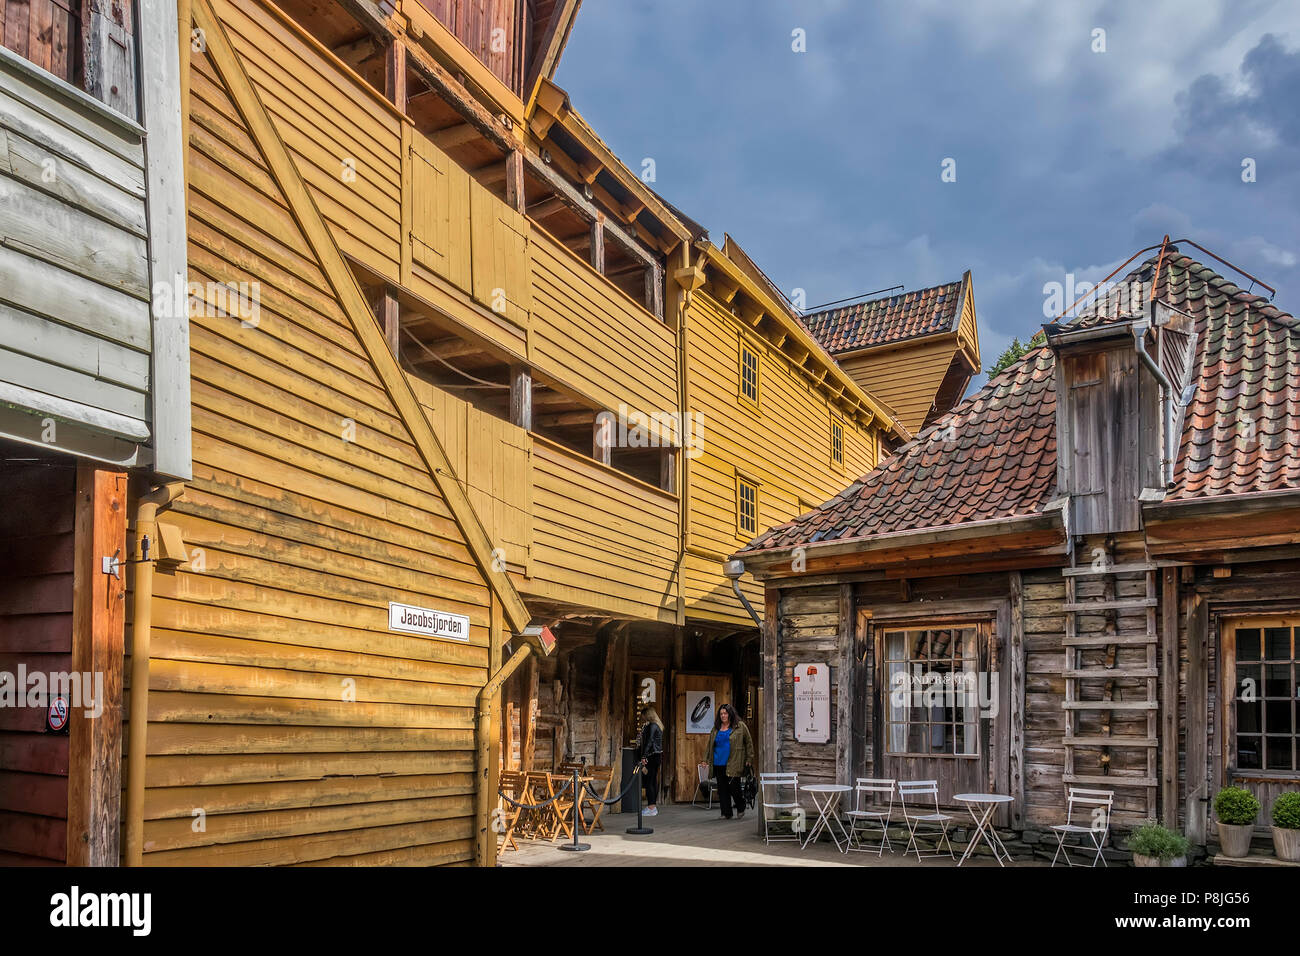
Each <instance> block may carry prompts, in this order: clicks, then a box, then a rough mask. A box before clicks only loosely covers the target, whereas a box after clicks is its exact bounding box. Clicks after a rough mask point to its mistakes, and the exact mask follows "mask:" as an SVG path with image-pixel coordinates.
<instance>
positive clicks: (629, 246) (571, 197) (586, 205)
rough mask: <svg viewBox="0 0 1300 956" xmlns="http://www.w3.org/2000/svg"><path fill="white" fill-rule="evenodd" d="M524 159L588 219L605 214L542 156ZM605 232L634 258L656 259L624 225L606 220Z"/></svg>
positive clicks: (541, 177)
mask: <svg viewBox="0 0 1300 956" xmlns="http://www.w3.org/2000/svg"><path fill="white" fill-rule="evenodd" d="M524 159H525V162H526V163H527V164H528V168H529V169H530V170H531V171H532V173H533V174H534V175H535V176H537V178H539V179H541V180H543V181H544V182H546V183H547V184H548V185H549V186H550V187H551V188H552V189H554V190H555V191H556V192H557V193H558V194H560V195H561V196H563V197H564V198H565V199H566V200H568V202H569V205H571V206H573V207H574V208H575V209H578V210H579V211H581V212H582V213H583V214H584V215H585V216H586V218H587V219H588V220H590V221H593V222H594V221H595V220H596V219H597V218H599V217H600V216H602V215H603V213H602V212H601V210H600V209H598V208H597V207H596V205H595V204H594V203H592V202H591V200H589V199H587V198H586V197H585V196H583V195H581V194H580V193H579V192H578V190H577V189H576V188H574V186H573V185H572V184H571V183H570V182H569V181H568V180H567V179H565V178H564V177H563V176H561V175H560V174H559V173H557V172H556V171H555V170H554V169H552V168H551V167H550V166H548V165H546V163H544V162H542V160H541V157H539V156H535V155H534V154H533V153H525V154H524ZM605 234H606V235H607V236H609V237H610V238H611V239H613V240H614V241H615V242H617V243H618V245H619V248H621V249H623V251H625V252H626V253H627V254H628V255H630V256H632V257H633V258H634V259H639V260H640V261H642V262H644V263H645V264H646V265H647V266H649V265H650V264H651V263H653V262H655V261H656V259H655V256H654V254H653V253H651V252H650V251H649V250H648V249H647V248H646V247H645V246H643V245H642V244H641V243H640V242H639V241H638V240H636V239H633V238H632V236H631V235H630V234H628V233H627V232H625V231H624V229H623V227H622V226H618V225H615V224H614V223H612V222H609V221H606V222H605Z"/></svg>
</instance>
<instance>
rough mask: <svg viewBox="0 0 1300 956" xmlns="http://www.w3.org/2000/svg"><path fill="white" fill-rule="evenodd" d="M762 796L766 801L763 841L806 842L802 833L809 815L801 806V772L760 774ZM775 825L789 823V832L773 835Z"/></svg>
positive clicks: (761, 798)
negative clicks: (806, 815) (782, 834)
mask: <svg viewBox="0 0 1300 956" xmlns="http://www.w3.org/2000/svg"><path fill="white" fill-rule="evenodd" d="M758 793H759V800H760V801H762V804H763V811H762V812H763V842H764V843H767V844H771V843H778V842H781V841H789V840H793V841H794V842H795V843H800V842H802V840H801V838H800V836H799V833H800V829H801V828H802V827H803V826H804V825H805V824H806V821H807V818H806V817H805V815H804V811H803V809H802V808H801V807H800V806H799V775H798V774H797V773H764V774H760V775H759V777H758ZM773 826H788V827H789V828H790V835H789V836H777V837H774V836H772V827H773Z"/></svg>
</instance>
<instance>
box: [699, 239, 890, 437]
mask: <svg viewBox="0 0 1300 956" xmlns="http://www.w3.org/2000/svg"><path fill="white" fill-rule="evenodd" d="M695 248H696V250H697V251H698V253H699V255H700V258H699V260H698V261H697V263H696V264H695V267H694V268H692V269H690V270H687V272H688V273H689V275H687V276H686V277H682V276H678V277H677V278H678V281H679V282H687V281H689V282H690V283H691V285H692V287H697V286H696V285H695V283H696V278H697V277H698V279H699V281H700V283H702V282H703V281H705V280H706V279H707V278H708V276H707V273H708V270H710V269H712V270H713V273H714V276H719V277H720V279H721V282H720V283H719V284H720V285H725V286H726V287H727V289H728V291H729V292H730V295H728V296H727V297H726V301H727V302H728V303H730V302H732V301H733V300H734V299H735V296H736V294H737V293H738V292H740V291H742V290H743V291H744V293H745V296H746V302H748V303H751V307H750V308H741V309H740V312H741V316H742V318H743V319H744V321H746V322H747V323H748V324H749V325H750V326H752V327H753V328H755V329H760V328H762V327H769V328H770V329H771V331H772V334H771V335H769V336H768V338H769V340H770V341H772V342H773V345H774V347H776V348H778V349H780V350H781V351H782V352H783V353H785V354H786V355H787V356H788V357H789V358H790V361H791V362H793V363H794V364H795V365H796V366H797V367H800V368H803V369H804V370H805V372H810V373H811V377H812V378H813V379H814V380H815V381H816V383H817V384H818V385H819V386H821V387H822V388H823V389H825V390H826V391H827V392H828V393H831V394H832V395H833V398H834V401H835V403H836V404H837V405H839V406H840V408H841V409H842V410H844V411H845V412H846V413H847V414H849V415H851V416H854V417H856V418H859V419H864V420H866V423H867V424H870V422H871V421H876V422H878V423H879V424H880V426H881V427H882V428H883V429H884V430H885V431H887V432H891V433H893V434H895V435H897V436H898V438H900V439H901V440H902V441H910V440H911V438H912V434H911V432H909V431H908V430H907V426H905V425H904V424H903V423H902V422H901V421H899V420H898V417H897V416H896V415H895V413H894V411H893V410H892V409H891V408H890V407H889V406H888V405H886V404H885V403H884V402H882V401H880V399H878V398H876V397H875V396H874V395H872V394H871V393H870V392H868V391H866V390H865V389H863V388H862V386H861V385H859V384H858V383H857V382H855V381H854V380H853V377H852V376H850V375H849V374H848V372H846V371H844V370H843V369H842V368H840V366H839V364H838V363H837V362H836V361H835V359H833V358H832V357H831V355H830V353H829V352H827V351H826V350H825V349H824V348H823V347H822V344H821V343H820V342H818V341H817V340H816V339H815V338H814V337H813V336H812V335H811V334H810V333H809V332H808V330H807V329H806V328H805V327H804V325H803V323H801V322H799V321H798V320H797V319H795V318H794V317H792V316H791V315H790V313H789V311H788V308H787V307H786V306H785V305H783V304H782V303H780V302H778V301H776V299H775V298H773V296H772V294H771V293H770V292H769V291H768V290H767V289H766V288H764V287H763V286H762V285H760V284H759V283H758V282H756V281H754V279H753V277H752V276H750V275H749V274H748V273H747V272H746V271H745V270H744V269H742V268H741V267H740V266H739V265H737V264H736V263H735V262H732V261H731V260H730V259H729V258H727V256H726V255H724V254H723V252H722V250H721V249H719V248H718V247H717V246H715V245H714V244H713V243H712V242H710V241H709V240H707V239H697V240H696V242H695ZM715 281H716V280H715Z"/></svg>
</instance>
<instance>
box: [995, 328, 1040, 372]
mask: <svg viewBox="0 0 1300 956" xmlns="http://www.w3.org/2000/svg"><path fill="white" fill-rule="evenodd" d="M1032 347H1033V345H1032V344H1026V343H1023V342H1021V341H1020V338H1019V336H1017V337H1016V338H1013V339H1012V340H1011V344H1010V345H1008V346H1007V349H1006V351H1005V352H1003V353H1002V354H1001V355H999V356H998V360H997V361H996V362H994V363H993V367H992V368H991V369H989V378H993V377H994V376H995V375H1000V374H1001V373H1002V371H1003V370H1004V369H1006V368H1007V366H1009V365H1014V364H1015V363H1016V362H1018V361H1020V359H1021V357H1022V356H1023V355H1024V354H1025V353H1026V352H1028V351H1029V350H1030V349H1031V348H1032Z"/></svg>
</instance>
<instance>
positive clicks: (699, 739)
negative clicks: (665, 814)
mask: <svg viewBox="0 0 1300 956" xmlns="http://www.w3.org/2000/svg"><path fill="white" fill-rule="evenodd" d="M701 695H703V696H707V697H708V706H707V708H705V707H704V706H703V696H701ZM688 700H689V701H690V705H691V707H690V710H689V711H688V709H687V701H688ZM728 703H732V700H731V675H730V674H682V673H678V674H674V675H673V755H672V756H673V767H674V769H675V771H676V778H675V779H676V784H675V791H674V793H673V798H674V799H675V800H678V801H680V802H686V803H689V802H690V800H691V797H692V796H693V795H694V793H695V788H696V785H697V784H698V783H699V779H700V778H699V775H698V774H697V773H696V770H695V767H696V764H698V763H700V761H704V762H706V763H710V764H711V763H712V761H711V760H708V759H707V754H706V750H707V748H708V744H709V734H708V732H707V731H706V732H704V733H694V732H691V731H690V729H689V727H690V725H692V723H693V721H692V720H691V718H692V717H693V716H695V715H697V714H698V715H699V716H700V717H701V718H703V717H704V716H706V715H707V716H708V721H707V723H708V727H709V729H710V730H712V728H713V721H714V719H716V715H717V712H718V706H719V705H721V704H728ZM701 711H703V713H701ZM703 725H704V722H703V720H702V719H701V720H700V722H698V723H694V726H697V727H702V726H703ZM749 733H750V736H751V737H752V736H754V728H753V727H751V728H750V730H749Z"/></svg>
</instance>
